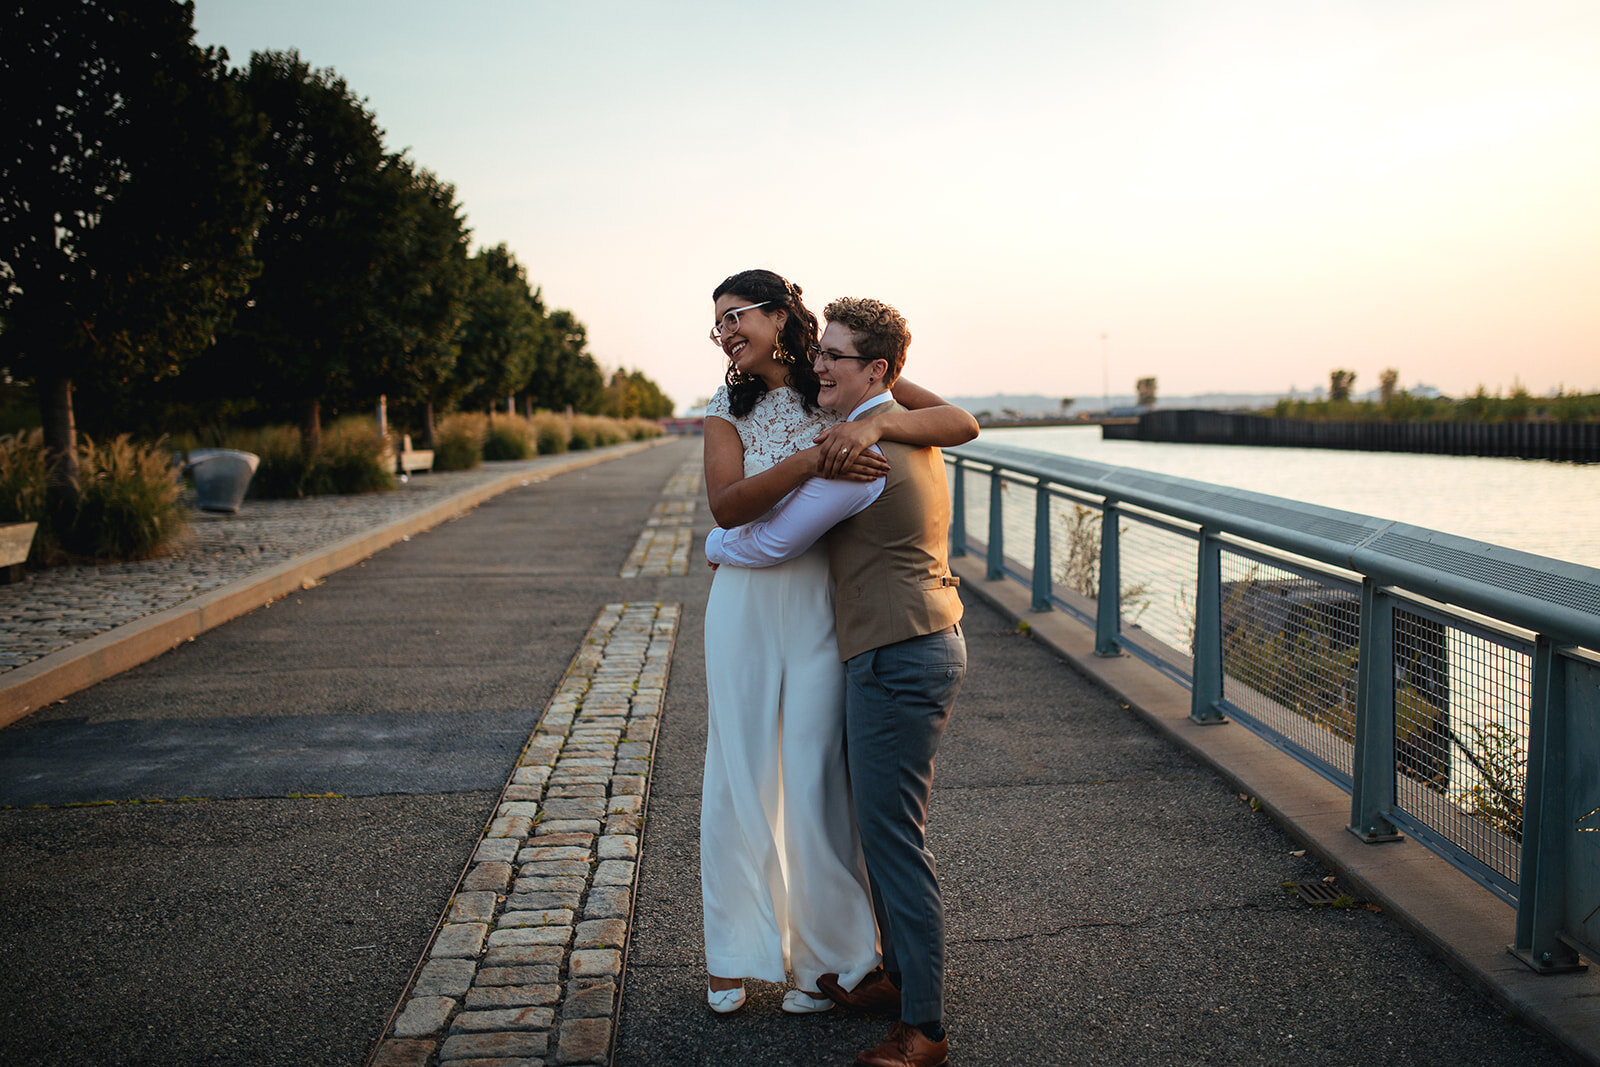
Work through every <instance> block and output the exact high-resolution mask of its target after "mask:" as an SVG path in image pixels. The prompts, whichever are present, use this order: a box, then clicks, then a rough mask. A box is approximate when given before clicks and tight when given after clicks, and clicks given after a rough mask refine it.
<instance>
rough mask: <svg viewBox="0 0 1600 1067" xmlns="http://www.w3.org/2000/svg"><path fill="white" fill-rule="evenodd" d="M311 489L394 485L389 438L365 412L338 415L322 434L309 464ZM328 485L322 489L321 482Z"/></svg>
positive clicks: (363, 490)
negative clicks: (336, 419) (390, 467)
mask: <svg viewBox="0 0 1600 1067" xmlns="http://www.w3.org/2000/svg"><path fill="white" fill-rule="evenodd" d="M311 482H312V483H313V485H315V486H316V487H317V488H315V489H311V490H310V491H312V492H331V493H378V492H387V491H388V490H390V489H393V488H394V487H395V485H396V482H395V477H394V472H393V471H391V470H390V469H389V442H388V440H387V439H386V438H385V437H384V436H383V435H382V434H380V433H379V432H378V427H377V425H376V424H375V423H374V422H373V421H372V420H371V419H369V418H367V417H366V416H364V415H352V416H350V417H348V418H344V419H340V420H339V421H338V422H335V423H334V424H333V425H332V426H330V427H328V429H327V430H326V431H324V433H323V435H322V448H321V450H320V451H319V452H318V453H317V456H316V461H315V462H314V463H313V464H312V477H311ZM324 485H325V486H327V488H326V489H323V488H322V486H324Z"/></svg>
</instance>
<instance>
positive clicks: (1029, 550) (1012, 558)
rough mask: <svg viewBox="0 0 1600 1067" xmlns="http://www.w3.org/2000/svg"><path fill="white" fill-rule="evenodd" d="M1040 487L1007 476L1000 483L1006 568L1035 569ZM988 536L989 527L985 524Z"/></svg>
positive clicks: (1026, 571)
mask: <svg viewBox="0 0 1600 1067" xmlns="http://www.w3.org/2000/svg"><path fill="white" fill-rule="evenodd" d="M1037 492H1038V490H1037V489H1036V488H1035V486H1034V485H1033V484H1032V483H1030V482H1023V481H1018V480H1014V479H1010V478H1007V479H1006V480H1005V481H1004V482H1002V483H1001V485H1000V523H1001V526H1002V527H1004V529H1005V548H1006V553H1005V555H1006V569H1007V570H1009V571H1011V572H1012V573H1013V574H1018V575H1021V574H1032V573H1033V528H1034V521H1033V510H1034V497H1035V495H1036V494H1037ZM984 530H985V536H988V535H987V530H988V527H987V526H985V527H984Z"/></svg>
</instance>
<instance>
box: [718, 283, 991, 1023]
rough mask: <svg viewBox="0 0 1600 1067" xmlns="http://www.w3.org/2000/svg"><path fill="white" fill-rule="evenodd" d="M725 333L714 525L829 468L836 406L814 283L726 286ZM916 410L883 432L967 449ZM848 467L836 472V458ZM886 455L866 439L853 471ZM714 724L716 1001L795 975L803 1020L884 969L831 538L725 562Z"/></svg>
mask: <svg viewBox="0 0 1600 1067" xmlns="http://www.w3.org/2000/svg"><path fill="white" fill-rule="evenodd" d="M712 299H713V300H714V301H715V304H716V316H717V318H716V323H717V324H716V326H714V327H713V328H712V330H711V339H712V341H713V342H715V343H716V344H717V346H718V347H720V348H721V349H722V351H723V354H724V355H725V356H726V357H727V360H728V366H727V372H726V375H725V384H724V386H723V387H722V388H721V389H719V390H717V394H716V396H714V397H713V398H712V400H711V403H710V404H709V405H708V406H707V409H706V415H707V417H706V420H705V477H706V491H707V494H708V496H709V498H710V503H711V512H712V515H713V517H714V518H715V519H716V521H717V524H718V525H719V526H723V527H733V526H738V525H742V524H744V523H747V522H752V521H755V520H757V519H759V518H761V517H762V516H764V515H765V514H767V513H768V512H769V511H771V510H772V508H774V507H775V506H776V505H777V504H778V503H779V501H781V500H782V499H783V498H784V497H785V496H787V495H788V494H789V493H790V492H792V491H793V490H794V489H796V488H798V487H799V486H800V484H801V483H803V482H804V481H805V480H806V479H807V478H810V477H813V476H816V474H817V472H818V471H819V470H821V469H823V467H824V464H823V461H822V452H821V449H820V448H819V446H817V445H816V444H814V441H815V439H816V438H817V437H818V436H819V435H822V434H823V433H825V432H826V431H827V430H829V429H830V428H832V427H833V426H834V425H835V424H836V423H837V422H838V421H839V419H838V416H835V415H830V414H829V413H827V412H824V411H823V410H821V409H820V408H819V407H818V406H817V392H818V390H819V388H820V385H819V382H818V380H817V376H816V373H815V371H814V370H813V368H812V350H813V349H814V348H815V347H816V345H817V342H818V323H817V318H816V316H815V315H813V314H812V313H811V312H810V311H809V310H808V309H807V308H806V306H805V304H804V303H803V302H802V301H801V293H800V287H799V286H797V285H794V284H792V283H790V282H788V281H786V280H785V279H783V278H782V277H780V276H779V275H777V274H774V273H773V272H771V271H767V270H749V271H743V272H741V273H739V274H735V275H733V276H732V277H729V278H727V279H726V280H724V281H723V282H722V284H721V285H719V286H717V288H716V290H715V291H714V292H713V293H712ZM894 395H895V399H896V400H898V401H899V402H900V404H901V405H903V406H904V407H905V408H907V409H911V410H906V411H897V412H894V413H892V414H884V415H882V416H877V417H876V418H877V419H878V424H877V425H875V426H874V427H873V430H874V431H875V436H876V437H878V438H882V439H886V440H891V441H902V442H905V443H907V444H914V445H956V444H961V443H963V442H966V441H969V440H971V439H972V438H973V437H974V436H976V434H977V423H976V422H975V421H974V420H973V419H972V416H970V415H968V414H967V413H966V412H965V411H962V410H961V409H960V408H956V407H953V406H951V405H949V404H946V403H945V402H944V401H943V400H941V399H939V397H937V396H935V395H934V394H932V393H930V392H928V391H927V390H925V389H920V388H918V387H916V386H914V385H911V384H910V383H907V382H904V381H902V382H900V383H898V384H897V385H896V386H895V388H894ZM834 465H835V466H836V467H837V466H838V459H837V457H835V458H834ZM886 470H887V464H886V463H885V462H884V460H883V459H882V457H881V456H879V455H878V454H877V453H875V452H873V451H871V450H868V449H865V448H863V449H861V450H860V452H859V454H857V455H855V456H852V457H851V458H850V462H849V465H848V466H847V467H845V468H844V470H843V471H842V472H840V476H842V477H847V478H854V479H856V480H861V481H870V480H872V479H874V478H877V477H879V476H881V475H882V474H883V473H884V472H885V471H886ZM705 647H706V691H707V706H708V714H709V723H708V729H707V736H706V764H705V777H704V783H703V788H702V793H701V807H700V877H701V893H702V905H703V910H704V919H705V939H706V972H707V990H706V998H707V1001H708V1002H709V1003H710V1005H711V1008H712V1010H714V1011H717V1012H723V1013H726V1012H731V1011H737V1010H738V1009H739V1008H740V1007H742V1006H743V1005H744V1002H745V993H744V979H746V978H754V979H759V980H762V981H768V982H784V981H785V980H786V972H792V973H793V974H794V978H795V988H793V989H791V990H789V991H788V992H787V993H786V994H785V996H784V998H783V1009H784V1010H785V1011H787V1012H791V1013H796V1014H799V1013H806V1012H816V1011H826V1010H827V1009H829V1008H831V1007H833V1002H832V1001H831V1000H829V999H828V998H827V997H825V996H824V995H823V994H822V993H820V992H818V991H817V988H818V987H817V980H818V978H819V977H821V976H822V975H823V974H829V973H837V974H838V975H839V982H840V984H841V985H842V986H843V987H844V988H846V989H851V988H854V987H855V985H856V983H857V982H859V981H860V980H861V979H862V978H863V977H864V976H865V975H866V974H867V973H868V972H870V971H871V970H872V969H873V968H874V967H876V966H877V964H878V961H879V956H878V951H877V929H876V925H875V923H874V919H873V913H872V899H871V896H870V894H869V891H868V888H867V876H866V868H865V865H864V863H863V861H862V858H861V845H860V842H859V840H858V838H857V835H856V827H855V822H854V820H853V818H852V817H851V813H850V804H849V795H850V793H849V781H848V775H847V772H846V769H845V759H844V669H843V665H842V664H841V663H840V661H839V652H838V646H837V643H836V640H835V636H834V615H833V587H832V582H831V580H830V578H829V575H828V558H827V550H826V548H825V546H823V545H821V544H819V545H816V546H813V547H812V548H810V549H808V550H807V551H806V552H804V553H802V554H801V555H799V556H798V557H797V558H795V559H792V560H789V561H788V562H785V563H781V564H779V565H778V566H774V567H762V568H744V567H735V566H723V567H720V568H718V569H717V573H716V576H715V577H714V578H713V580H712V584H711V596H710V598H709V600H708V601H707V603H706V624H705Z"/></svg>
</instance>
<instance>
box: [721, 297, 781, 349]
mask: <svg viewBox="0 0 1600 1067" xmlns="http://www.w3.org/2000/svg"><path fill="white" fill-rule="evenodd" d="M770 303H772V301H770V300H763V301H761V303H759V304H746V305H745V306H744V307H742V308H729V309H728V310H727V311H724V312H723V313H722V318H720V319H718V320H717V324H716V325H715V326H713V327H711V343H712V344H714V345H720V344H721V343H722V339H723V337H725V336H726V335H728V334H730V333H737V332H738V331H739V312H741V311H749V310H750V309H751V308H762V307H766V306H767V305H768V304H770Z"/></svg>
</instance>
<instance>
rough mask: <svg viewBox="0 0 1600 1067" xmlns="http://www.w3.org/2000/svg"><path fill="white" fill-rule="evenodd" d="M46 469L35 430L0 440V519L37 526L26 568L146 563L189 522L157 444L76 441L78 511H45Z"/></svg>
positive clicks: (168, 458)
mask: <svg viewBox="0 0 1600 1067" xmlns="http://www.w3.org/2000/svg"><path fill="white" fill-rule="evenodd" d="M48 480H49V466H48V462H47V459H46V451H45V447H44V435H43V434H42V433H41V432H40V431H38V430H30V431H27V432H25V433H20V434H8V435H6V436H3V437H0V522H36V523H38V524H39V528H38V530H37V531H35V533H34V537H33V549H32V551H31V552H30V553H29V556H28V558H29V561H30V562H33V563H61V562H67V561H70V560H72V559H83V560H97V561H113V560H127V559H147V558H149V557H151V556H157V555H160V554H161V553H163V552H165V551H167V550H168V549H170V548H171V547H172V546H173V545H174V544H175V543H176V542H177V540H178V539H179V538H180V536H181V535H182V534H183V531H184V530H185V528H186V527H187V525H188V510H187V509H186V508H185V507H184V505H183V504H182V503H181V502H180V500H179V494H180V491H181V488H182V486H181V484H180V481H179V478H178V471H177V467H176V465H175V464H174V463H173V461H172V451H171V449H170V448H169V447H168V446H167V444H166V442H165V441H164V440H158V441H156V442H154V443H153V444H138V443H135V442H134V441H133V439H132V438H130V437H129V436H128V435H127V434H122V435H120V436H118V437H114V438H112V439H111V440H109V441H106V442H104V443H103V444H102V443H96V442H95V441H94V440H93V439H91V438H90V437H88V436H87V435H82V434H80V435H79V437H78V485H79V494H78V502H77V507H76V508H75V509H73V510H71V511H70V512H61V511H57V510H56V509H53V508H52V507H51V506H50V502H49V496H48V491H47V485H48Z"/></svg>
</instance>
